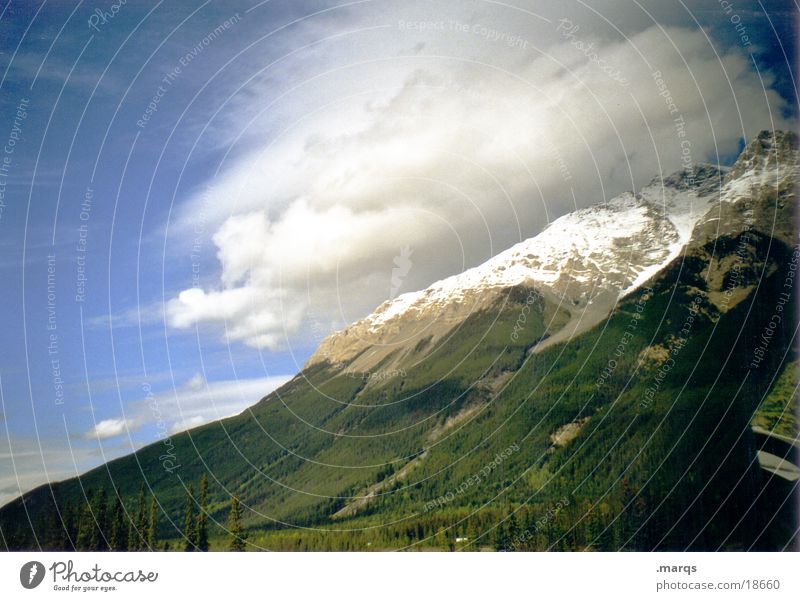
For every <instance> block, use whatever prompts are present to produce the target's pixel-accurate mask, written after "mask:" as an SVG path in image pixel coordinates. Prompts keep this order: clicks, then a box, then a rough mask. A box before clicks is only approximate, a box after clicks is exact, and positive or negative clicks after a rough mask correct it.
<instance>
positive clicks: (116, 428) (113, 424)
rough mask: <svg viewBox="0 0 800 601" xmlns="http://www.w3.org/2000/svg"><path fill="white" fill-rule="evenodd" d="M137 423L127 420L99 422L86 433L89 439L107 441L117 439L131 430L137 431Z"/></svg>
mask: <svg viewBox="0 0 800 601" xmlns="http://www.w3.org/2000/svg"><path fill="white" fill-rule="evenodd" d="M135 426H136V424H135V422H133V421H131V420H128V419H125V418H119V419H104V420H102V421H99V422H97V423H96V424H95V425H94V427H93V428H92V429H91V430H89V432H87V433H86V436H85V437H86V438H87V439H90V440H91V439H95V438H97V439H99V440H106V439H107V438H115V437H117V436H120V435H121V434H124V433H125V432H128V431H129V430H131V429H135Z"/></svg>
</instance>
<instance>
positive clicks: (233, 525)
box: [228, 497, 246, 551]
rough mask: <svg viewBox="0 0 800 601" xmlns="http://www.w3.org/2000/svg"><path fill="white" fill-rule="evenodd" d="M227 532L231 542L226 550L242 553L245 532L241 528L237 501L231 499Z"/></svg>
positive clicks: (240, 513)
mask: <svg viewBox="0 0 800 601" xmlns="http://www.w3.org/2000/svg"><path fill="white" fill-rule="evenodd" d="M228 532H230V534H231V542H230V545H229V546H228V548H229V549H230V550H231V551H244V549H245V538H246V535H245V532H244V529H243V528H242V510H241V508H240V507H239V499H238V498H236V497H233V499H232V500H231V513H230V515H229V516H228Z"/></svg>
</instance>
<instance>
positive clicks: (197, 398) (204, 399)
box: [84, 373, 291, 440]
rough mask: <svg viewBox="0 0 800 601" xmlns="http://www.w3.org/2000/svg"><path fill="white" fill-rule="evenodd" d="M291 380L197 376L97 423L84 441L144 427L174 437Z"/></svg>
mask: <svg viewBox="0 0 800 601" xmlns="http://www.w3.org/2000/svg"><path fill="white" fill-rule="evenodd" d="M290 379H291V376H288V375H279V376H268V377H264V378H248V379H240V380H222V381H217V382H207V381H206V379H205V376H203V374H201V373H196V374H195V375H194V376H192V377H191V378H190V379H189V380H188V381H187V382H186V383H185V384H184V385H183V386H181V387H180V388H178V389H177V390H174V391H172V390H171V391H165V392H161V393H158V394H154V395H153V396H152V397H150V398H145V399H140V400H138V401H134V402H133V403H131V405H130V407H131V410H130V412H129V414H128V415H124V416H122V417H118V418H110V419H104V420H102V421H100V422H97V423H96V424H95V425H94V426H93V427H92V428H91V429H90V430H89V431H88V432H87V433H86V434H84V438H86V439H100V440H107V439H111V438H116V437H118V436H122V435H124V434H128V433H131V434H132V433H135V432H137V431H139V430H141V429H142V428H145V427H150V428H154V429H155V431H156V432H157V434H160V435H163V434H165V433H171V434H174V433H176V432H180V431H183V430H187V429H189V428H194V427H195V426H199V425H202V424H206V423H208V422H211V421H214V420H218V419H222V418H225V417H230V416H232V415H236V414H238V413H241V412H242V411H244V410H245V409H246V408H247V407H250V406H251V405H253V404H254V403H256V402H257V401H258V400H259V399H261V398H262V397H264V396H266V395H268V394H269V393H270V392H272V391H273V390H275V389H277V388H279V387H280V386H281V385H283V384H284V383H286V382H288V381H289V380H290Z"/></svg>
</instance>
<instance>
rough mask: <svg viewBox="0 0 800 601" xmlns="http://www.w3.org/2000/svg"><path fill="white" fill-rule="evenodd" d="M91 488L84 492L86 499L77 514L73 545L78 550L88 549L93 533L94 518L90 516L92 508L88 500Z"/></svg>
mask: <svg viewBox="0 0 800 601" xmlns="http://www.w3.org/2000/svg"><path fill="white" fill-rule="evenodd" d="M91 492H92V491H91V490H88V491H87V493H86V501H85V503H83V504H82V506H81V509H80V511H79V515H78V528H77V536H76V537H75V538H76V541H75V547H76V548H77V549H78V551H88V550H90V548H91V544H92V535H93V534H94V518H93V517H92V508H91V505H90V502H89V499H90V498H91V496H90V495H91Z"/></svg>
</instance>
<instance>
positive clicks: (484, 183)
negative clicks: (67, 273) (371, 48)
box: [166, 23, 786, 349]
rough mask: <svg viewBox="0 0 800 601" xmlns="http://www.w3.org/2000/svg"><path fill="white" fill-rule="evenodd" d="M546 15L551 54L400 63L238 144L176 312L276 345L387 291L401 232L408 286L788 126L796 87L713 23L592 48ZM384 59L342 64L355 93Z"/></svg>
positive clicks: (172, 314)
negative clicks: (295, 121) (616, 76)
mask: <svg viewBox="0 0 800 601" xmlns="http://www.w3.org/2000/svg"><path fill="white" fill-rule="evenodd" d="M507 26H509V27H510V24H509V23H507ZM541 26H542V27H548V28H549V30H548V32H547V33H548V35H547V36H545V39H551V40H552V39H555V40H557V42H555V43H552V44H551V45H550V46H549V47H548V48H547V52H546V53H545V54H540V53H539V52H538V51H537V50H536V49H535V47H534V48H533V49H531V50H529V51H528V52H520V51H518V50H514V49H509V48H504V49H503V50H502V52H495V54H494V55H493V57H494V59H495V60H494V61H493V62H492V63H491V64H487V63H482V62H477V61H474V60H465V61H459V60H444V59H439V58H436V57H435V56H434V57H432V58H429V59H427V60H422V61H408V62H407V63H406V62H402V61H397V63H396V64H395V63H393V64H392V65H391V69H392V70H394V71H398V70H402V68H405V70H406V74H405V76H404V79H403V83H402V85H401V86H399V87H398V86H395V87H394V88H393V90H392V91H391V92H387V91H386V90H385V89H384V90H381V91H380V92H375V93H371V94H369V93H365V95H362V96H358V98H359V100H358V102H354V101H352V100H350V99H348V103H347V110H346V112H344V113H343V112H342V111H341V109H342V104H343V103H339V104H336V103H334V104H331V105H328V106H326V105H325V104H324V103H323V102H322V100H320V106H319V107H315V108H318V109H319V111H318V112H317V113H314V112H313V111H311V109H310V108H309V111H310V112H309V113H308V114H306V115H304V116H303V120H302V121H303V123H302V127H299V126H298V128H297V129H296V130H293V131H290V132H288V133H287V134H286V135H284V136H283V137H281V138H280V139H277V140H271V141H270V142H269V143H268V144H265V145H264V147H263V148H261V149H259V150H257V151H254V152H251V153H249V154H246V155H244V156H241V157H239V158H237V159H235V160H234V161H233V162H232V163H231V164H230V165H229V166H228V167H227V169H226V170H224V171H223V173H222V174H221V175H220V176H219V177H218V178H216V179H215V180H214V181H213V182H211V183H210V186H209V187H208V188H207V189H205V190H204V191H203V192H202V193H198V195H196V196H195V197H194V198H192V199H190V200H189V201H188V203H187V204H186V205H185V208H184V210H183V213H182V215H183V217H182V219H183V224H184V226H186V224H187V223H190V222H191V220H192V219H193V218H194V217H193V216H196V215H198V214H201V213H202V215H203V218H204V219H207V220H208V225H209V226H211V227H214V228H215V234H214V235H213V242H214V245H215V247H216V251H217V259H218V260H219V263H220V266H221V270H220V274H219V279H218V281H217V283H216V285H214V286H211V287H207V288H205V289H201V288H188V289H186V290H183V291H182V292H180V293H179V294H178V295H177V296H176V297H174V298H172V299H171V300H170V301H169V302H168V303H167V306H166V316H167V321H168V323H169V324H170V325H172V326H173V327H175V328H188V327H193V326H195V325H198V324H203V323H215V324H218V325H219V326H220V327H222V328H224V332H225V338H226V339H227V340H229V341H244V342H245V343H247V344H248V345H251V346H254V347H268V348H273V349H274V348H278V347H280V346H281V345H283V344H285V343H286V342H287V341H291V340H292V339H293V338H295V337H296V335H297V332H298V331H299V330H302V331H304V332H306V333H307V332H308V331H309V330H310V329H311V328H312V326H313V324H314V323H318V324H323V325H322V328H323V329H328V328H330V327H332V326H336V325H341V324H345V323H348V322H351V321H353V320H354V319H357V318H358V317H361V316H362V315H363V314H365V313H366V312H368V311H369V310H370V309H372V308H373V307H375V306H376V305H377V304H379V303H380V302H381V301H382V300H384V299H385V298H387V297H388V296H389V293H390V290H391V289H392V287H391V270H392V268H393V266H394V265H393V259H394V257H396V256H397V255H398V253H399V251H400V249H401V248H405V247H408V248H410V249H413V266H412V268H411V269H410V270H409V272H408V274H407V277H405V279H404V281H403V288H402V289H401V290H400V292H403V291H407V290H411V289H415V288H420V287H423V286H425V285H428V284H430V283H431V282H432V281H434V280H435V279H438V278H441V277H445V276H447V275H450V274H452V273H455V272H458V271H461V270H463V269H464V268H466V267H469V266H472V265H475V264H477V263H479V262H480V261H482V260H485V259H487V258H488V257H490V256H492V255H494V254H496V253H497V252H499V251H501V250H503V249H505V248H507V247H508V246H510V245H511V244H513V243H515V242H517V241H519V240H520V239H521V238H526V237H529V236H531V235H534V234H535V233H536V232H537V231H538V230H540V229H541V227H543V226H544V225H545V224H546V223H547V222H548V221H551V220H553V219H554V218H556V217H558V216H559V215H561V214H563V213H565V212H567V211H569V210H571V209H574V208H575V203H577V204H578V205H581V206H586V205H589V204H593V203H596V202H599V201H601V200H603V199H604V198H608V197H609V196H611V195H613V194H617V193H619V192H621V191H624V190H627V189H631V188H632V187H637V186H641V185H643V184H645V183H647V182H648V181H649V180H650V179H651V178H652V177H653V176H655V175H656V174H658V173H659V172H662V173H671V172H672V171H675V170H677V169H679V168H680V167H681V166H682V163H681V157H682V156H685V155H682V154H681V153H682V150H684V149H685V148H686V145H687V143H688V145H689V146H688V147H689V148H690V150H691V152H690V158H691V160H693V161H705V160H709V159H711V160H714V157H716V156H718V155H726V154H730V153H732V152H735V151H736V149H737V145H738V142H739V139H740V138H741V137H742V136H743V135H747V136H752V135H753V134H755V133H756V132H757V130H759V129H761V128H767V127H770V125H771V124H772V123H775V125H776V126H778V127H780V126H785V125H786V123H785V122H784V121H783V119H782V118H781V117H780V110H781V109H782V107H783V106H784V102H783V101H782V100H781V99H780V97H779V96H778V95H777V94H776V93H775V92H773V91H771V90H766V91H765V90H764V89H763V88H762V84H761V81H760V80H759V77H758V75H757V74H756V73H755V72H754V70H753V68H752V65H751V63H750V62H749V59H747V58H746V57H745V56H744V55H743V54H742V53H741V52H740V51H738V50H736V49H730V50H724V49H723V50H720V49H716V50H717V52H719V54H720V56H718V55H717V54H716V53H715V48H714V47H712V46H711V45H709V43H708V40H707V38H706V37H705V35H704V33H703V32H702V31H700V30H689V29H678V28H667V29H661V28H659V27H650V28H649V29H646V30H645V31H642V32H640V33H638V34H635V35H632V36H631V37H630V38H629V39H627V40H622V41H609V39H610V38H602V37H599V36H594V35H592V33H591V31H590V30H589V29H588V28H586V27H584V28H582V29H581V30H580V31H579V32H578V33H577V34H576V35H577V38H578V39H579V41H581V42H582V43H583V44H589V43H591V44H593V48H592V52H593V53H595V54H592V55H588V54H587V53H586V52H584V51H581V50H579V49H578V48H576V44H575V43H574V42H575V40H574V39H573V40H567V39H564V37H563V36H562V35H561V34H560V33H557V32H556V31H555V27H556V25H555V23H554V24H550V25H541ZM387 35H389V34H388V33H387ZM439 37H442V36H439ZM473 37H474V36H473ZM529 39H531V40H532V41H534V39H535V38H534V36H533V34H531V35H529ZM429 41H430V42H431V43H435V42H438V41H440V40H439V38H436V39H431V40H429ZM460 41H463V40H460ZM570 41H572V42H573V43H570ZM473 42H474V40H473ZM484 42H485V40H484ZM486 43H488V42H486ZM584 47H585V46H584ZM432 54H433V52H432ZM598 57H599V58H600V59H602V61H603V64H606V65H610V66H613V67H614V68H615V69H619V70H620V71H621V72H622V74H623V75H624V77H625V79H626V80H627V81H628V82H630V85H628V86H622V85H620V84H619V83H618V82H616V81H614V80H613V79H612V78H611V77H609V76H608V74H607V73H606V72H604V71H603V70H602V69H600V68H599V67H598V64H597V60H596V59H597V58H598ZM590 58H591V59H592V60H590ZM398 64H400V65H401V66H398ZM687 65H688V66H687ZM382 66H383V65H381V67H382ZM386 68H387V69H389V67H388V66H387V67H386ZM656 70H658V71H660V72H661V77H662V79H663V80H664V82H666V85H667V87H668V89H669V94H670V95H671V97H672V98H673V99H674V105H675V106H676V107H677V111H673V112H672V113H671V112H670V110H669V107H668V105H667V102H666V101H665V98H664V96H662V95H660V93H659V92H660V90H659V89H658V87H657V86H656V82H655V81H654V77H653V72H654V71H656ZM374 75H375V70H374V69H369V68H368V67H364V74H363V76H362V77H361V78H359V76H358V73H356V72H355V71H350V70H348V69H345V73H337V77H339V78H340V79H342V80H344V81H346V82H350V84H349V85H351V86H352V91H353V92H354V93H355V92H363V90H364V89H365V88H369V82H370V81H371V78H372V77H373V76H374ZM762 76H765V75H764V74H762ZM765 77H767V80H766V84H767V85H769V84H770V81H769V80H768V75H767V76H765ZM320 85H322V84H320ZM341 85H342V86H344V85H345V84H341ZM323 87H324V86H323ZM341 92H342V93H344V90H342V91H341ZM325 100H326V102H327V101H328V99H325ZM354 106H356V108H355V109H354V108H353V107H354ZM678 116H682V118H683V119H684V120H685V126H684V128H685V129H684V131H685V137H680V136H679V134H678V131H677V129H676V125H675V119H676V118H677V117H678ZM682 143H683V145H684V146H683V147H682V146H681V144H682ZM323 333H324V332H323Z"/></svg>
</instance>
